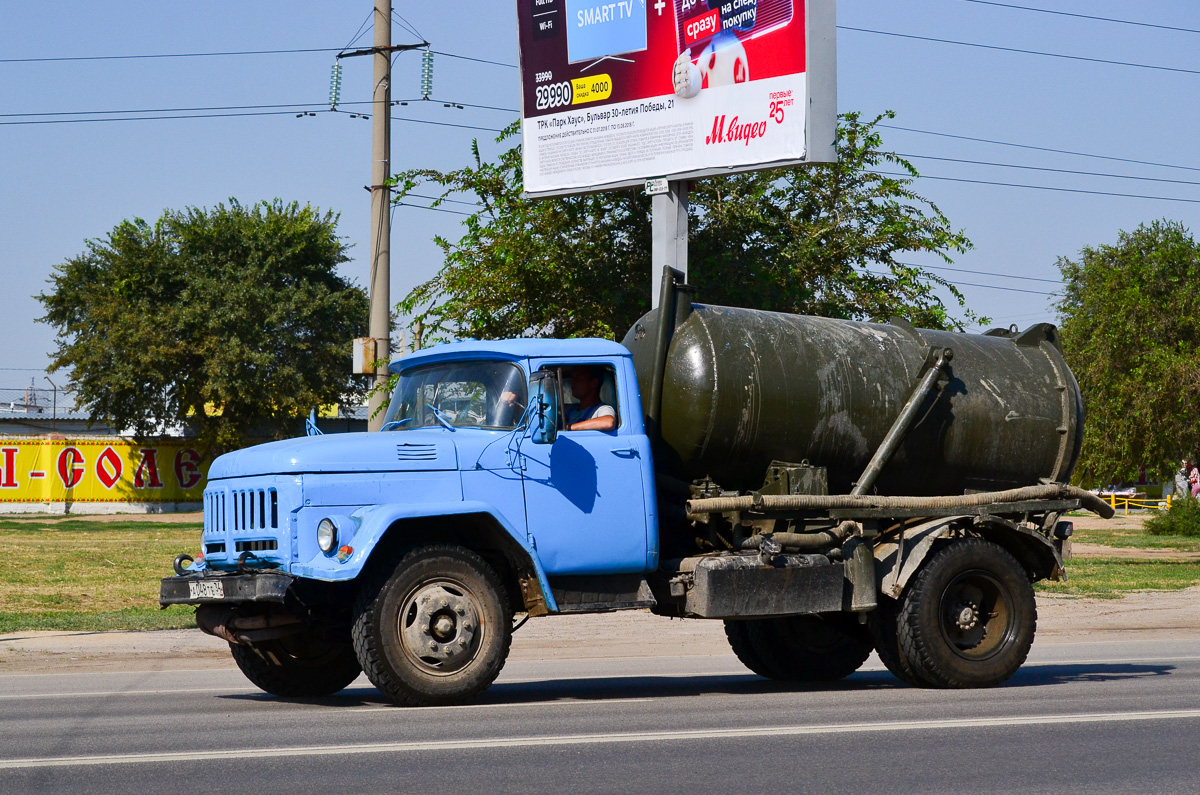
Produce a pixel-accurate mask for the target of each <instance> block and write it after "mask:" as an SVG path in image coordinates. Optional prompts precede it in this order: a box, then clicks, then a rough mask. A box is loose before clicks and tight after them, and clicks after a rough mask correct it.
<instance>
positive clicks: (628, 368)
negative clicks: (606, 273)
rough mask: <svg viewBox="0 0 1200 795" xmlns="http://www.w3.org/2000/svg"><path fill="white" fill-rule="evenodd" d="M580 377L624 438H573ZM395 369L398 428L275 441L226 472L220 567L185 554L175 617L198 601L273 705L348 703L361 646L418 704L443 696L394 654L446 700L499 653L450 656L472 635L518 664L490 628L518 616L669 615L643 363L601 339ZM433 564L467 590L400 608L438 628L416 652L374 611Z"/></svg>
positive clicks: (207, 555) (506, 345) (431, 590)
mask: <svg viewBox="0 0 1200 795" xmlns="http://www.w3.org/2000/svg"><path fill="white" fill-rule="evenodd" d="M581 367H582V368H585V369H587V370H588V371H590V372H591V373H593V374H594V375H595V377H596V378H598V379H599V381H600V387H599V397H600V400H601V402H602V403H603V404H604V405H608V406H611V407H612V408H613V409H614V410H615V415H616V418H615V427H614V428H613V429H612V430H571V429H570V427H569V425H568V424H567V422H566V418H567V415H569V414H570V413H571V410H572V407H573V405H574V402H575V400H576V399H575V397H574V396H573V395H572V394H571V389H570V383H571V381H570V375H571V374H572V372H573V371H574V370H575V368H581ZM391 370H392V372H394V373H396V374H397V375H398V376H399V380H398V383H397V385H396V387H395V390H394V392H393V394H392V397H391V400H390V403H389V407H388V409H387V414H386V416H385V420H384V426H383V427H384V430H383V431H381V432H376V433H349V434H329V435H316V436H308V437H302V438H297V439H289V440H284V441H277V442H271V443H267V444H261V445H257V446H254V447H250V448H247V449H243V450H238V451H235V452H231V453H227V454H225V455H222V456H220V457H219V458H217V460H216V461H214V462H213V464H212V466H211V468H210V470H209V482H208V486H207V488H206V489H205V492H204V506H203V507H204V532H203V537H202V540H201V544H202V554H201V555H198V556H196V558H195V559H194V560H192V561H191V562H190V565H186V568H185V567H184V564H187V563H188V560H187V557H186V556H181V558H182V559H180V560H177V564H176V568H177V571H178V572H179V575H178V576H176V577H173V578H167V579H166V580H164V582H163V594H162V602H163V604H164V605H165V604H171V603H189V604H197V605H198V606H199V610H198V613H197V620H198V622H199V624H200V626H201V627H202V628H203V629H205V630H206V631H209V632H211V633H213V634H216V635H218V636H220V637H223V638H225V639H226V640H229V641H230V643H231V647H232V648H233V651H234V656H235V658H236V659H237V660H238V662H239V664H240V665H241V666H242V668H243V670H245V671H246V672H247V675H248V676H250V678H251V679H252V680H253V681H255V682H256V683H258V684H260V685H262V686H264V688H265V689H267V690H269V691H271V692H278V693H282V694H293V693H304V694H310V693H313V692H320V691H327V690H329V689H330V688H332V689H333V690H337V689H340V688H341V687H342V686H344V685H345V684H346V683H347V682H346V681H342V680H343V679H346V677H349V678H350V679H352V678H353V675H356V674H357V670H356V665H355V663H356V662H357V656H359V655H358V654H357V653H351V652H350V651H347V650H348V649H351V647H353V646H355V645H358V646H359V647H363V648H360V649H359V652H361V653H363V654H367V655H371V654H372V652H371V651H370V650H369V649H366V648H365V647H368V646H378V647H379V648H377V649H375V653H374V655H373V656H372V659H375V658H378V659H380V660H382V662H380V663H379V664H378V666H377V667H379V668H381V670H382V673H379V676H378V678H380V679H381V681H382V682H383V684H382V689H384V691H385V693H387V694H388V695H389V696H391V697H392V698H393V700H396V701H397V702H399V703H417V702H418V701H420V703H425V702H426V701H428V700H429V698H430V696H429V694H428V693H425V692H424V691H420V692H421V693H423V694H424V695H422V696H418V695H415V694H414V693H413V692H410V691H412V690H413V688H412V687H411V686H410V685H409V684H406V682H405V681H404V679H403V677H401V676H398V675H397V674H396V672H395V671H393V670H391V669H393V668H396V667H398V666H399V663H396V662H395V661H393V662H389V659H388V656H387V652H389V651H390V652H391V653H393V656H395V657H397V658H399V659H400V660H411V661H412V662H410V663H409V664H410V666H411V667H415V668H416V671H415V673H416V674H417V675H424V676H425V678H426V679H429V680H430V682H431V683H432V684H433V685H434V686H435V687H434V696H433V699H434V700H438V699H439V698H456V697H458V696H459V695H461V693H463V692H467V691H474V690H476V689H477V688H478V687H479V683H480V680H479V677H477V676H467V677H464V676H462V675H461V674H462V673H463V671H462V670H461V669H460V668H457V667H456V666H459V665H460V663H469V662H470V660H466V659H465V658H461V657H460V658H455V657H454V656H453V655H454V654H459V655H467V654H470V655H471V658H472V659H473V658H474V656H475V655H476V654H478V653H480V649H477V648H470V649H452V651H451V652H450V656H447V652H446V648H447V643H448V644H449V645H450V646H451V647H453V646H454V645H455V643H456V642H457V641H460V640H463V639H464V637H466V636H465V635H464V634H463V633H464V630H462V629H461V627H460V625H461V624H462V623H463V622H465V621H466V620H468V619H470V620H472V622H473V623H472V630H470V632H471V633H473V634H471V635H470V636H469V638H467V640H468V644H469V645H472V646H478V645H481V644H482V645H483V646H485V647H486V646H488V644H487V643H484V641H488V640H492V641H498V642H499V643H500V645H502V646H503V647H504V648H503V650H502V651H501V650H498V649H491V650H490V653H492V655H493V656H495V655H499V654H501V653H502V652H503V653H506V652H507V643H508V634H507V632H503V631H499V629H500V627H498V626H491V627H488V626H487V624H488V622H489V621H490V622H491V623H492V624H493V625H505V626H504V629H507V625H508V624H509V623H510V622H511V617H512V615H513V614H514V613H527V614H529V615H545V614H551V613H562V612H587V611H596V610H614V609H628V608H638V607H650V606H653V604H654V599H653V596H652V595H651V592H650V589H649V586H648V584H647V583H646V580H645V576H646V574H647V573H649V572H652V571H654V570H655V569H656V568H657V566H658V552H659V550H658V527H657V519H656V500H655V483H654V471H653V466H652V458H651V450H650V441H649V438H648V437H647V434H646V430H645V428H644V426H643V416H642V410H641V395H640V394H639V391H638V383H637V377H636V375H635V372H634V369H633V363H632V360H631V355H630V352H629V351H628V350H627V349H626V348H624V347H623V346H621V345H618V344H617V343H614V342H610V341H606V340H599V339H573V340H546V339H541V340H507V341H498V342H497V341H491V342H486V343H485V342H475V341H468V342H456V343H449V344H443V345H437V346H434V347H432V348H429V349H426V350H423V351H419V352H416V353H413V354H411V355H409V356H406V357H404V358H403V359H402V360H401V361H399V362H396V363H393V364H392V365H391ZM547 390H552V391H554V393H555V394H554V395H553V396H552V397H553V398H554V399H553V400H547V395H546V392H547ZM556 415H561V416H556ZM549 425H552V426H553V427H548V426H549ZM414 550H416V551H417V552H418V553H420V552H422V551H423V553H424V554H426V555H427V556H430V555H432V557H433V559H434V560H435V565H444V566H449V567H450V568H451V569H453V570H454V571H455V572H456V575H455V578H451V579H447V580H446V581H445V582H441V581H440V580H439V581H438V582H436V583H435V584H434V585H432V586H430V585H429V584H428V583H425V585H424V586H421V587H416V590H413V591H411V592H410V593H407V594H400V595H398V596H396V599H398V600H399V601H398V604H397V606H395V610H393V612H395V611H403V610H407V611H408V612H410V613H412V614H413V616H410V618H414V617H415V618H414V620H419V621H422V622H424V624H425V625H426V626H423V627H422V631H423V632H424V634H419V635H413V636H412V637H410V638H406V637H405V635H404V633H403V632H399V633H398V634H397V633H396V632H395V629H394V624H395V616H392V618H391V624H392V625H393V626H392V627H391V629H392V633H391V635H389V634H388V632H387V630H386V628H383V629H381V627H379V626H375V625H374V623H375V622H376V621H383V623H384V624H386V623H387V621H386V620H384V619H379V618H376V619H373V618H372V617H371V616H370V615H368V614H369V613H370V611H369V610H368V607H370V603H371V602H372V600H378V599H379V598H380V592H381V591H385V590H386V586H387V585H388V580H389V579H390V578H392V577H393V576H394V574H395V573H396V572H397V570H399V569H401V568H403V567H402V566H401V564H402V563H403V562H404V561H405V560H406V559H407V556H411V555H412V554H413V553H414ZM439 556H440V557H439ZM459 569H463V570H465V571H459ZM422 588H423V590H422ZM422 598H424V601H422ZM430 600H432V602H433V606H432V607H429V606H428V605H427V603H429V602H430ZM442 601H448V602H449V603H450V604H451V605H453V604H458V605H459V609H462V614H461V615H460V614H459V613H458V612H456V610H449V609H447V608H446V607H445V606H442V605H441V602H442ZM487 601H493V602H495V604H492V605H488V607H490V608H491V609H492V612H493V613H495V615H491V616H489V615H487V612H488V611H487V610H486V609H485V608H484V606H483V604H482V603H483V602H487ZM464 605H465V608H464ZM439 610H441V613H439ZM439 618H444V619H447V620H445V621H442V623H441V624H438V619H439ZM455 622H458V623H455ZM481 624H482V625H483V626H481ZM431 626H432V627H434V629H430V627H431ZM437 626H442V627H443V631H442V632H441V633H440V636H439V633H438V632H437V629H436V627H437ZM301 628H303V631H297V630H299V629H301ZM487 629H492V630H496V631H494V632H493V633H492V637H491V638H486V637H483V635H484V634H486V632H484V630H487ZM381 633H382V634H381ZM356 635H357V637H356ZM430 639H432V640H430ZM410 641H411V642H410ZM433 641H437V642H436V643H434V642H433ZM389 644H390V645H392V646H395V647H398V650H397V649H396V648H392V649H389V648H388V646H389ZM428 645H435V646H436V647H437V649H438V651H437V652H436V653H434V654H433V656H429V655H428V654H426V655H425V656H426V657H427V658H428V659H425V660H422V654H421V653H422V652H427V651H428V650H427V649H425V648H420V649H418V648H416V646H422V647H423V646H428ZM493 645H494V644H493ZM484 651H488V650H487V649H484ZM281 660H284V661H286V662H285V663H284V664H282V665H280V664H279V662H280V661H281ZM501 662H502V657H501ZM466 667H467V668H470V667H471V666H470V665H466ZM293 669H294V670H293ZM448 669H453V670H448ZM295 671H300V674H299V675H296V674H295ZM496 672H497V673H498V669H497V670H496ZM407 673H410V674H412V673H414V672H413V671H408V672H407ZM352 674H353V675H352ZM368 674H373V672H372V671H371V669H370V667H368ZM455 674H459V675H458V676H455ZM494 675H495V674H494V673H491V674H490V677H494ZM372 678H373V679H374V678H377V677H375V676H374V675H373V676H372ZM484 678H485V679H486V682H487V683H490V681H491V679H490V678H489V675H488V674H487V673H486V672H485V674H484ZM293 679H295V680H296V681H291V680H293ZM460 679H467V680H469V681H468V682H467V683H466V685H465V690H464V686H463V684H462V683H461V682H459V681H458V680H460ZM447 683H449V684H450V686H446V685H447ZM376 684H377V685H379V684H380V682H376ZM484 686H486V683H485V684H484ZM439 687H440V689H439Z"/></svg>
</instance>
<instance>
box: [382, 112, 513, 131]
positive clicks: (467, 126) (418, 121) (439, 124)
mask: <svg viewBox="0 0 1200 795" xmlns="http://www.w3.org/2000/svg"><path fill="white" fill-rule="evenodd" d="M392 121H405V122H409V123H410V124H432V125H435V126H437V127H459V128H461V129H464V130H483V131H484V132H496V133H498V132H504V130H502V129H500V128H499V127H477V126H475V125H473V124H452V123H450V122H448V121H427V120H425V119H406V118H404V117H403V116H393V117H392Z"/></svg>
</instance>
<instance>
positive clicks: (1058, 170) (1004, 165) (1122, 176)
mask: <svg viewBox="0 0 1200 795" xmlns="http://www.w3.org/2000/svg"><path fill="white" fill-rule="evenodd" d="M897 157H911V158H913V159H914V160H941V161H943V162H946V163H967V164H969V165H974V166H995V167H997V168H1019V169H1024V170H1026V171H1049V172H1052V173H1055V174H1078V175H1080V176H1084V177H1108V178H1110V179H1134V180H1140V181H1143V182H1166V183H1170V184H1172V185H1200V182H1196V181H1194V180H1186V179H1161V178H1158V177H1137V176H1133V175H1130V174H1106V173H1104V172H1101V171H1074V170H1072V169H1067V168H1046V167H1043V166H1025V165H1020V164H1017V163H992V162H989V161H987V160H962V159H960V158H956V157H938V156H936V155H906V154H897Z"/></svg>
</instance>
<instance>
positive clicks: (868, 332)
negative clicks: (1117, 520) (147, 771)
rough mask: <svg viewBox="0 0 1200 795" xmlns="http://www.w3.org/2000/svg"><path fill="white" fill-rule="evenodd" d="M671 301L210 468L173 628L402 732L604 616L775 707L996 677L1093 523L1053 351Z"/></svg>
mask: <svg viewBox="0 0 1200 795" xmlns="http://www.w3.org/2000/svg"><path fill="white" fill-rule="evenodd" d="M678 281H679V280H678V274H673V273H668V274H667V277H666V278H665V279H664V287H663V290H662V292H661V295H662V302H661V306H660V307H659V308H658V309H656V310H654V311H652V312H651V313H649V314H647V315H646V316H645V317H643V318H641V319H640V320H639V321H638V322H637V323H635V324H634V326H633V328H632V329H630V331H629V333H628V334H627V335H626V337H625V339H624V340H623V343H622V344H617V343H615V342H611V341H606V340H597V339H571V340H557V339H517V340H501V341H464V342H455V343H450V344H443V345H436V346H434V347H432V348H428V349H425V350H421V351H418V352H415V353H413V354H410V355H408V356H405V357H403V358H402V359H401V360H400V361H398V362H395V363H393V364H392V365H391V370H392V372H393V373H395V374H396V375H397V376H398V380H397V384H396V387H395V390H394V392H393V393H392V396H391V399H390V404H389V406H388V409H387V414H386V417H385V423H384V426H383V431H381V432H374V433H350V434H330V435H312V436H309V437H307V438H299V439H293V440H285V441H279V442H272V443H268V444H262V445H258V446H254V447H250V448H247V449H243V450H239V451H235V452H232V453H228V454H226V455H223V456H221V457H219V458H217V459H216V461H214V462H213V464H212V466H211V468H210V470H209V480H208V485H207V488H206V489H205V492H204V530H203V535H202V538H201V539H200V547H201V548H200V551H199V552H198V553H197V554H195V555H186V554H184V555H180V556H179V557H178V558H176V560H175V572H176V573H175V576H171V577H167V578H165V579H163V581H162V588H161V603H162V605H163V606H166V605H170V604H190V605H196V620H197V623H198V624H199V626H200V627H201V629H203V630H204V631H205V632H208V633H210V634H213V635H216V636H218V637H220V638H223V639H224V640H226V641H228V642H229V645H230V649H231V651H232V654H233V657H234V659H235V660H236V662H237V664H238V665H239V667H240V668H241V670H242V671H243V672H244V673H245V674H246V676H247V677H248V678H249V679H250V680H251V681H252V682H253V683H254V684H255V685H257V686H258V687H260V688H262V689H263V690H265V691H267V692H269V693H274V694H277V695H280V696H316V695H325V694H329V693H333V692H336V691H338V690H340V689H342V688H344V687H345V686H347V685H348V684H349V683H350V682H352V681H353V680H354V679H355V678H356V677H358V676H359V674H360V672H365V673H366V674H367V676H368V678H369V679H370V680H371V682H372V683H373V684H374V685H375V686H376V687H377V688H378V689H379V690H380V692H381V693H383V694H384V696H385V697H387V698H388V699H389V700H391V701H392V702H394V703H395V704H398V705H438V704H455V703H462V702H465V701H469V700H471V699H473V698H474V697H476V696H478V695H479V694H480V693H482V692H483V691H484V690H485V689H486V688H487V687H488V686H489V685H490V684H491V683H492V682H493V681H494V680H495V678H496V676H497V675H498V674H499V672H500V670H501V668H502V666H503V665H504V661H505V658H506V656H507V654H508V649H509V644H510V641H511V638H512V633H513V632H514V630H515V628H517V627H519V626H520V624H521V623H523V622H524V621H525V620H526V619H527V618H529V617H542V616H554V615H562V614H568V613H594V612H607V611H615V610H648V611H650V612H652V613H654V614H656V615H659V616H664V617H682V618H696V619H717V620H721V621H723V622H724V628H725V633H726V635H727V637H728V639H729V643H730V646H731V648H732V650H733V651H734V652H735V653H736V655H737V656H738V658H739V659H740V660H741V661H742V662H743V663H744V664H745V665H746V666H747V667H748V668H749V669H751V670H752V671H754V672H755V673H758V674H760V675H762V676H764V677H768V678H771V679H775V680H783V681H790V682H811V681H822V680H834V679H838V678H841V677H845V676H847V675H849V674H851V673H853V672H854V671H855V670H857V669H858V668H859V667H860V666H861V665H862V664H863V662H864V661H865V660H866V659H867V657H868V655H869V654H870V653H871V651H872V650H873V649H874V650H876V651H877V652H878V654H879V656H880V658H881V659H882V661H883V662H884V664H885V665H886V666H887V667H888V669H889V670H890V671H891V672H892V673H893V674H895V675H896V676H897V677H899V678H900V679H902V680H904V681H905V682H908V683H910V684H912V685H916V686H923V687H939V688H961V687H985V686H990V685H996V684H998V683H1000V682H1003V681H1005V680H1006V679H1008V678H1009V677H1010V676H1011V675H1012V674H1013V673H1014V672H1015V671H1016V670H1017V668H1018V667H1019V666H1020V665H1021V664H1022V663H1023V662H1024V660H1025V658H1026V655H1027V654H1028V652H1029V649H1030V646H1031V644H1032V643H1033V639H1034V632H1035V629H1036V609H1035V605H1034V595H1033V590H1032V584H1033V583H1034V582H1036V581H1038V580H1042V579H1052V580H1053V579H1061V578H1063V577H1064V576H1065V574H1064V566H1063V560H1064V556H1065V555H1066V553H1067V551H1068V548H1069V543H1070V542H1069V537H1070V535H1071V524H1070V522H1069V521H1065V520H1064V518H1063V517H1064V516H1065V515H1066V514H1067V513H1068V512H1070V511H1072V510H1077V509H1080V508H1085V509H1088V510H1092V511H1095V512H1097V513H1100V514H1102V515H1111V508H1109V507H1108V506H1107V505H1106V504H1104V503H1103V502H1102V501H1100V500H1099V499H1097V498H1095V497H1094V496H1092V495H1090V494H1088V493H1087V492H1084V491H1081V490H1079V489H1077V488H1073V487H1071V486H1070V485H1069V483H1068V481H1069V478H1070V475H1071V472H1072V470H1073V468H1074V466H1075V464H1076V461H1077V459H1078V456H1079V450H1080V444H1081V442H1082V437H1083V407H1082V406H1083V404H1082V400H1081V397H1080V393H1079V387H1078V385H1077V384H1076V382H1075V379H1074V377H1073V376H1072V374H1071V371H1070V369H1069V368H1068V367H1067V365H1066V363H1065V361H1064V359H1063V356H1062V352H1061V349H1060V346H1059V340H1058V337H1057V331H1056V330H1055V329H1054V327H1052V326H1050V325H1038V326H1034V327H1032V328H1029V329H1026V330H1025V331H1022V332H1017V331H1016V330H994V331H991V332H988V333H987V334H983V335H968V334H960V333H948V332H942V331H931V330H926V329H917V328H914V327H913V326H911V325H909V324H908V323H906V322H904V321H902V320H899V319H893V320H891V321H890V322H889V323H862V322H852V321H846V320H834V319H829V318H818V317H804V316H797V315H786V314H779V313H770V312H759V311H753V310H748V309H737V308H730V307H718V306H708V305H704V304H698V303H695V302H694V301H693V300H692V295H691V291H690V288H688V287H687V286H686V285H683V284H679V283H678ZM580 373H583V376H580ZM580 383H584V384H585V387H584V388H580V387H579V384H580ZM577 391H578V392H579V394H576V392H577ZM581 405H582V408H583V409H586V410H587V411H586V412H583V413H584V414H589V415H590V414H592V413H594V412H595V407H596V406H602V407H605V411H603V412H599V413H601V414H603V415H606V416H609V417H611V420H605V421H603V422H595V421H592V422H578V421H576V420H574V419H568V418H569V417H578V416H579V415H580V413H581V412H580V408H581Z"/></svg>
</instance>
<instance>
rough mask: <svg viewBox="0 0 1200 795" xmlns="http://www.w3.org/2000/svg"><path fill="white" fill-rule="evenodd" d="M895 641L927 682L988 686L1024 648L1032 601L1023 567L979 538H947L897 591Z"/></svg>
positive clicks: (1017, 661) (1032, 623) (1030, 630)
mask: <svg viewBox="0 0 1200 795" xmlns="http://www.w3.org/2000/svg"><path fill="white" fill-rule="evenodd" d="M896 629H897V636H898V640H899V649H900V652H901V654H902V656H903V659H904V660H905V661H906V662H907V663H908V665H909V667H910V668H911V670H912V673H913V675H914V677H915V678H916V679H917V680H918V681H919V682H920V683H921V684H923V685H926V686H929V687H947V688H951V687H953V688H965V687H991V686H993V685H998V684H1000V683H1001V682H1003V681H1005V680H1006V679H1008V678H1009V677H1010V676H1012V675H1013V674H1014V673H1016V671H1017V669H1018V668H1020V667H1021V664H1022V663H1024V662H1025V658H1026V657H1027V656H1028V655H1029V649H1030V647H1031V646H1032V645H1033V636H1034V633H1035V632H1036V630H1037V605H1036V604H1035V602H1034V597H1033V587H1032V585H1031V583H1030V581H1029V577H1028V575H1027V574H1026V572H1025V569H1024V568H1023V567H1022V566H1021V564H1020V563H1018V562H1017V561H1016V559H1015V558H1014V557H1013V556H1012V555H1010V554H1009V553H1008V552H1007V551H1005V550H1004V549H1003V548H1002V547H1000V546H997V545H996V544H993V543H991V542H990V541H984V540H983V539H980V538H967V539H962V540H956V541H953V542H951V543H949V544H946V545H945V546H944V547H942V549H941V550H940V551H938V552H936V553H935V554H934V555H933V557H931V558H930V559H929V560H928V561H927V562H926V563H925V564H924V565H923V566H922V567H921V569H920V570H919V571H918V572H917V575H916V577H915V578H914V579H913V582H912V584H911V585H910V586H909V587H908V589H907V590H906V591H905V592H904V595H903V596H902V597H901V599H900V603H899V611H898V614H897V620H896Z"/></svg>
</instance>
